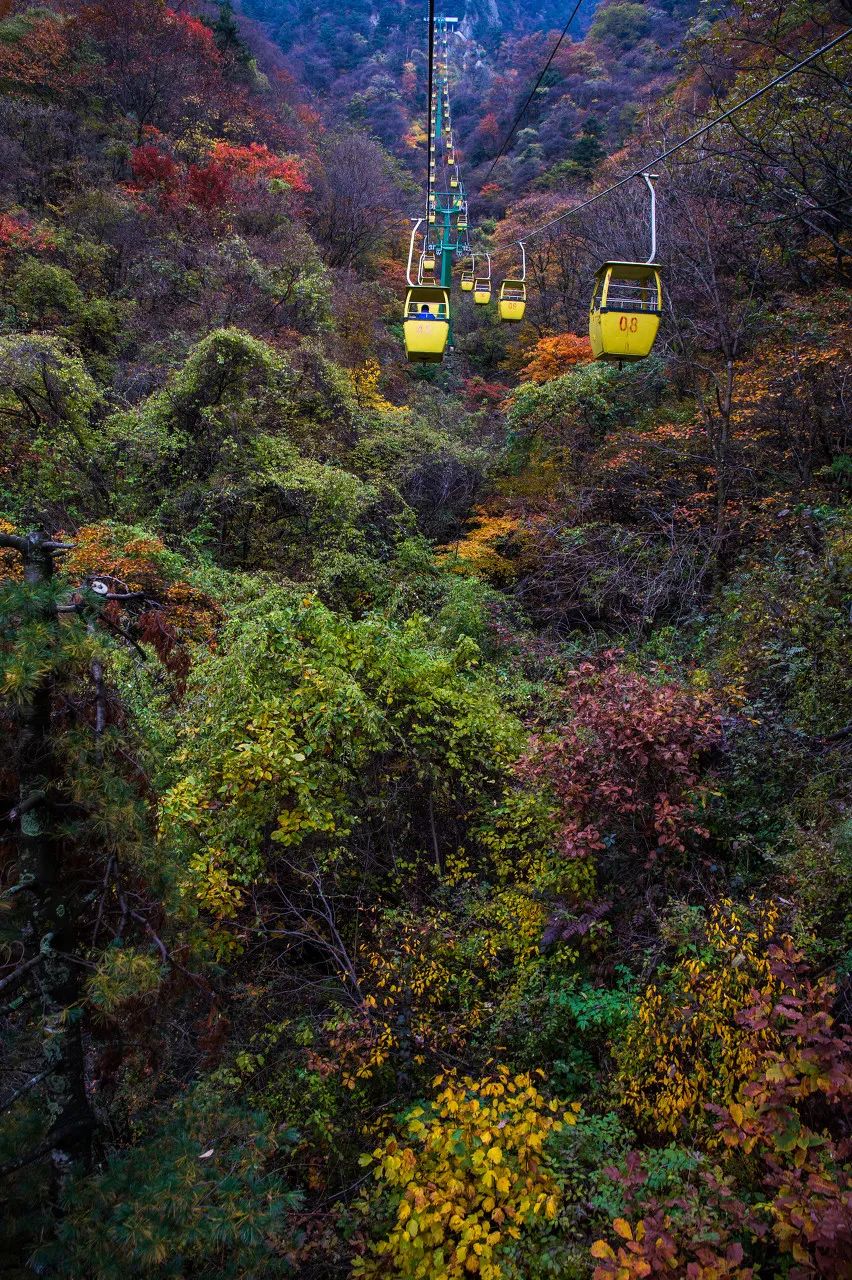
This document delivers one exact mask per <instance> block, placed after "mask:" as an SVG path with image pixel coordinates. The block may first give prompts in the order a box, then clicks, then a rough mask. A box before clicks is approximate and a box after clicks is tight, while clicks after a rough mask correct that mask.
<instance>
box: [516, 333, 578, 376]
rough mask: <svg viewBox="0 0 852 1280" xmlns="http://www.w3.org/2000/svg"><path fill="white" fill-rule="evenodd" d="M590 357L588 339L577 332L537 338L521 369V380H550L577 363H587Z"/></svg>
mask: <svg viewBox="0 0 852 1280" xmlns="http://www.w3.org/2000/svg"><path fill="white" fill-rule="evenodd" d="M591 358H592V347H591V343H590V342H589V339H588V338H586V337H581V336H580V334H577V333H557V334H554V335H553V337H550V338H539V340H538V342H537V343H536V344H535V346H534V347H533V348H532V351H531V359H530V360H529V362H528V363H527V364H525V365H524V367H523V368H522V369H521V380H522V381H523V382H550V380H551V378H559V377H561V376H562V374H563V373H567V372H568V370H569V369H573V368H574V366H575V365H577V364H588V362H589V361H590V360H591Z"/></svg>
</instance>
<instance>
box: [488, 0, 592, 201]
mask: <svg viewBox="0 0 852 1280" xmlns="http://www.w3.org/2000/svg"><path fill="white" fill-rule="evenodd" d="M582 3H583V0H577V2H576V4H575V5H574V8H573V9H572V10H571V14H570V16H569V18H568V21H567V22H566V23H565V26H564V27H563V28H562V35H561V36H560V37H559V39H558V40H557V41H556V44H555V45H554V46H553V49H552V50H551V54H550V57H549V58H548V59H547V62H545V64H544V67H543V68H542V72H541V75H540V76H539V78H538V79H537V80H536V82H535V84H534V85H533V87H532V89H531V90H530V92H529V94H528V95H527V100H526V102H525V103H524V105H523V106H522V107H521V109H520V111H519V112H518V114H517V115H516V116H515V119H514V121H513V123H512V127H511V129H510V130H509V132H508V133H507V134H506V137H505V138H504V139H503V145H502V146H501V148H500V150H499V151H498V152H497V154H496V156H495V157H494V159H493V161H492V163H491V168H490V169H489V170H488V172H487V173H486V175H485V177H484V178H483V180H482V186H483V187H484V186H485V184H486V182H487V181H488V179H489V178H490V177H491V175H492V173H493V172H494V170H495V168H496V167H497V161H498V160H499V159H500V157H501V156H502V155H503V152H504V151H505V150H506V148H507V147H508V145H509V143H510V142H511V141H512V138H513V137H514V134H515V130H516V129H517V127H518V125H519V124H520V123H521V120H522V119H523V118H524V113H525V111H526V109H527V107H528V106H529V105H530V103H531V102H532V100H533V98H534V97H535V95H536V93H537V92H538V88H539V85H540V84H541V82H542V80H543V79H544V77H545V76H546V75H547V72H548V70H549V69H550V64H551V63H552V61H553V59H554V58H555V57H556V55H557V53H558V52H559V50H560V48H561V47H562V41H563V40H564V39H565V37H566V36H567V34H568V28H569V27H570V26H571V23H572V22H573V21H574V19H575V18H576V16H577V14H578V12H579V9H580V6H581V4H582Z"/></svg>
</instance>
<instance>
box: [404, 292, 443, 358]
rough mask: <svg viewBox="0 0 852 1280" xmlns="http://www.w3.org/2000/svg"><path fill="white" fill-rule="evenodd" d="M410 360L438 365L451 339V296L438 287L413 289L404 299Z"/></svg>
mask: <svg viewBox="0 0 852 1280" xmlns="http://www.w3.org/2000/svg"><path fill="white" fill-rule="evenodd" d="M402 331H403V333H404V335H405V354H406V355H407V356H408V358H409V360H414V361H420V362H425V363H429V364H437V363H439V362H440V361H441V360H443V358H444V351H445V350H446V346H447V339H448V338H449V336H450V295H449V293H448V292H447V290H446V289H442V288H441V287H440V286H439V285H423V284H421V285H413V286H412V287H411V288H410V289H409V290H408V293H407V295H406V298H405V314H404V316H403V321H402Z"/></svg>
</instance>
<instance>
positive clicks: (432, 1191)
mask: <svg viewBox="0 0 852 1280" xmlns="http://www.w3.org/2000/svg"><path fill="white" fill-rule="evenodd" d="M435 1085H436V1086H443V1087H442V1088H441V1091H440V1092H439V1094H438V1096H437V1098H436V1099H435V1101H434V1103H432V1104H431V1105H428V1106H426V1107H415V1108H414V1109H413V1110H412V1111H411V1112H409V1114H408V1116H407V1118H406V1121H405V1127H404V1130H403V1133H402V1134H401V1136H400V1137H398V1138H396V1137H394V1138H390V1139H388V1140H387V1141H386V1142H385V1143H384V1145H383V1146H380V1147H377V1148H376V1150H375V1151H373V1152H372V1154H371V1155H365V1156H362V1157H361V1163H362V1164H364V1165H372V1166H373V1174H374V1177H375V1179H376V1182H377V1184H378V1186H377V1187H375V1188H374V1190H373V1192H372V1194H371V1195H369V1196H368V1198H367V1199H366V1200H365V1201H364V1202H363V1204H362V1209H363V1210H364V1211H365V1216H366V1214H368V1213H369V1214H372V1215H381V1214H382V1211H383V1210H384V1211H387V1210H388V1209H389V1210H390V1213H391V1215H392V1218H393V1221H392V1225H391V1226H390V1229H389V1230H388V1232H387V1235H386V1236H385V1238H384V1239H382V1240H380V1241H379V1242H378V1243H376V1244H374V1245H373V1246H372V1249H371V1252H370V1254H369V1255H368V1256H367V1257H365V1258H361V1259H359V1260H358V1261H357V1262H356V1264H355V1267H354V1275H356V1276H357V1277H359V1280H361V1278H362V1277H373V1276H380V1275H387V1274H393V1275H395V1276H398V1277H401V1278H404V1280H456V1278H457V1277H463V1276H470V1275H478V1276H480V1277H481V1280H509V1277H512V1276H514V1275H515V1274H516V1272H515V1270H514V1268H513V1267H512V1265H511V1260H510V1259H507V1258H506V1256H505V1252H506V1251H507V1250H508V1249H510V1248H511V1246H512V1244H513V1242H514V1241H517V1240H519V1239H520V1238H521V1232H522V1230H523V1229H524V1228H528V1227H533V1226H535V1224H536V1223H541V1224H545V1223H547V1222H548V1221H549V1220H551V1219H553V1218H555V1217H556V1215H557V1213H558V1210H559V1203H560V1193H559V1188H558V1186H557V1184H556V1182H555V1180H554V1178H553V1175H552V1173H551V1169H550V1164H549V1161H548V1157H547V1154H546V1152H545V1150H544V1147H545V1142H546V1140H547V1138H548V1137H549V1135H550V1134H551V1133H554V1132H556V1131H558V1130H559V1129H561V1128H562V1127H563V1125H565V1124H574V1123H575V1120H576V1112H577V1111H579V1109H580V1104H579V1103H574V1104H572V1105H571V1107H569V1108H566V1107H565V1104H563V1103H560V1102H556V1101H548V1100H547V1099H546V1098H545V1097H544V1096H543V1095H542V1094H541V1093H540V1091H539V1089H538V1087H537V1085H536V1084H535V1083H534V1081H533V1077H532V1075H516V1076H512V1075H511V1074H510V1072H509V1071H508V1069H507V1068H505V1067H499V1068H498V1069H497V1071H496V1073H495V1074H494V1075H493V1076H490V1077H486V1078H485V1079H482V1080H476V1081H475V1080H472V1079H471V1078H470V1077H469V1076H465V1077H458V1076H457V1075H456V1074H455V1073H451V1074H449V1075H447V1076H438V1077H437V1078H436V1080H435Z"/></svg>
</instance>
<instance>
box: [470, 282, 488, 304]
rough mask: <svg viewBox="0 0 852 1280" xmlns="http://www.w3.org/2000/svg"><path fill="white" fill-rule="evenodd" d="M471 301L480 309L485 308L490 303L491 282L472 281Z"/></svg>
mask: <svg viewBox="0 0 852 1280" xmlns="http://www.w3.org/2000/svg"><path fill="white" fill-rule="evenodd" d="M473 300H474V302H476V303H477V304H478V305H479V306H480V307H484V306H486V305H487V304H488V303H489V302H490V301H491V281H490V280H485V279H483V280H474V282H473Z"/></svg>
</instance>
